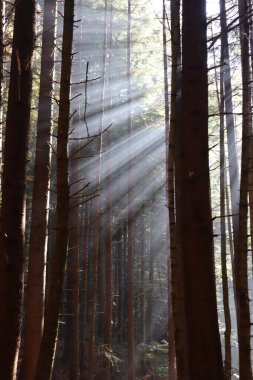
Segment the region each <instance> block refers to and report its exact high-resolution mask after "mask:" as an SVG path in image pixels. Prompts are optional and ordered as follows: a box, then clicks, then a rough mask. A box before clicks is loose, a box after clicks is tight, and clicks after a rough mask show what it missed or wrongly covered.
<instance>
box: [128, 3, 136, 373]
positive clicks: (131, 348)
mask: <svg viewBox="0 0 253 380" xmlns="http://www.w3.org/2000/svg"><path fill="white" fill-rule="evenodd" d="M131 12H132V2H131V0H128V24H127V103H128V107H127V128H128V132H127V134H128V138H129V139H130V138H131V135H132V106H131V104H132V99H131V98H132V91H131V18H132V14H131ZM132 170H133V169H132V162H131V146H130V147H129V162H128V173H127V175H128V200H127V202H128V216H127V233H128V239H127V247H128V250H127V288H128V294H127V336H128V339H127V341H128V380H134V379H135V355H134V341H135V339H134V335H135V334H134V283H133V281H134V278H133V276H134V254H133V230H134V224H133V209H132V208H133V189H132Z"/></svg>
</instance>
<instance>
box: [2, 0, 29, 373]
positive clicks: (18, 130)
mask: <svg viewBox="0 0 253 380" xmlns="http://www.w3.org/2000/svg"><path fill="white" fill-rule="evenodd" d="M24 9H25V11H24ZM34 16H35V1H34V0H20V1H18V2H16V3H15V19H14V35H13V49H12V58H11V74H10V84H9V96H8V110H7V117H6V133H5V146H4V156H3V165H4V167H3V176H2V209H1V226H0V251H1V260H0V273H1V276H0V299H1V304H0V341H1V344H0V368H1V377H2V378H4V379H6V380H8V379H15V378H16V370H17V358H18V351H19V340H20V329H21V318H22V314H21V304H22V298H23V265H24V241H25V208H24V205H25V169H26V161H27V144H28V133H29V126H30V111H31V90H32V67H31V66H32V53H33V49H34Z"/></svg>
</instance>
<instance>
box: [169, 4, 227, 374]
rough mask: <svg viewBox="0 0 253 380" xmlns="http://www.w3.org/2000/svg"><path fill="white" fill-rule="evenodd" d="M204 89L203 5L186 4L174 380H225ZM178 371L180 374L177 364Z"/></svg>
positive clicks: (179, 135) (178, 141) (179, 137)
mask: <svg viewBox="0 0 253 380" xmlns="http://www.w3.org/2000/svg"><path fill="white" fill-rule="evenodd" d="M207 86H208V83H207V42H206V4H205V1H202V0H195V1H193V2H191V3H189V2H188V1H186V0H185V1H183V25H182V101H181V107H182V108H181V115H182V119H181V122H180V124H179V125H178V126H177V132H176V144H177V148H176V152H177V153H176V158H175V159H176V161H175V162H176V170H177V169H178V170H179V171H180V172H179V174H178V178H177V181H178V184H177V186H178V187H177V191H178V192H179V193H176V207H177V214H176V218H177V223H178V222H179V225H177V226H176V228H177V233H178V234H180V235H179V236H180V238H181V249H182V257H183V272H184V280H183V287H184V291H185V313H186V314H185V318H186V325H187V336H186V337H184V338H185V340H184V345H185V347H186V352H187V355H188V370H187V369H186V372H185V373H184V374H183V375H182V377H179V378H184V379H187V378H193V379H201V378H203V379H213V378H215V379H223V378H224V375H223V368H222V356H221V347H220V338H219V329H218V318H217V304H216V294H215V277H214V257H213V237H212V235H213V232H212V215H211V204H210V182H209V163H208V87H207ZM196 94H198V96H196ZM189 142H191V143H190V144H189ZM179 203H180V205H179ZM174 318H175V317H174ZM210 353H212V354H211V355H210ZM177 365H178V371H180V369H179V365H180V364H179V363H177Z"/></svg>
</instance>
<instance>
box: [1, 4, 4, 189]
mask: <svg viewBox="0 0 253 380" xmlns="http://www.w3.org/2000/svg"><path fill="white" fill-rule="evenodd" d="M4 11H5V5H4V1H3V0H0V123H1V124H2V122H3V88H4ZM2 149H3V129H2V128H1V131H0V152H1V155H0V173H2ZM1 183H2V178H0V188H1Z"/></svg>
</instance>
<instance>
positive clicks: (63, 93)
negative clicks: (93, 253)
mask: <svg viewBox="0 0 253 380" xmlns="http://www.w3.org/2000/svg"><path fill="white" fill-rule="evenodd" d="M73 26H74V0H66V1H65V4H64V24H63V41H62V67H61V80H60V101H59V117H58V132H57V158H56V161H57V206H56V242H55V252H54V255H53V256H52V257H51V262H50V264H51V270H50V277H49V284H48V294H47V298H46V303H45V313H44V331H43V335H42V340H41V346H40V354H39V359H38V365H37V369H36V375H35V378H36V380H45V379H50V378H51V375H52V369H53V364H54V355H55V348H56V341H57V335H58V323H59V313H60V308H61V298H62V289H63V282H64V274H65V266H66V258H67V244H68V216H69V215H68V214H69V183H68V153H67V148H68V137H69V117H70V78H71V66H72V42H73Z"/></svg>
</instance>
